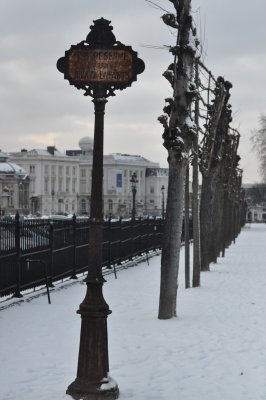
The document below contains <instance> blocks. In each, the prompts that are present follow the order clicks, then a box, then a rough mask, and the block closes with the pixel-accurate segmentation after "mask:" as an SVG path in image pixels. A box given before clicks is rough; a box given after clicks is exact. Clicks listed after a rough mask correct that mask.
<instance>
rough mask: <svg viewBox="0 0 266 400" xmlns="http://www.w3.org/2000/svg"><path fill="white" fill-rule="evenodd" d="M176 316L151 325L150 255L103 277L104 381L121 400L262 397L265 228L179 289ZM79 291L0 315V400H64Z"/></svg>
mask: <svg viewBox="0 0 266 400" xmlns="http://www.w3.org/2000/svg"><path fill="white" fill-rule="evenodd" d="M182 260H183V254H182V259H181V270H180V279H179V280H180V285H179V290H178V317H177V318H175V319H172V320H168V321H160V320H158V319H157V310H158V297H159V278H160V257H159V256H157V257H154V258H153V259H151V260H150V265H149V266H148V265H147V264H146V263H142V264H139V265H138V266H136V267H134V268H129V269H127V270H123V271H119V272H118V279H117V280H115V279H114V276H113V275H108V276H107V278H106V279H107V283H106V284H105V285H104V295H105V299H106V301H107V302H108V304H109V305H110V308H111V309H112V310H113V313H112V314H111V315H110V317H109V318H108V330H109V358H110V375H111V376H112V377H113V378H114V379H115V380H116V381H117V382H118V386H119V389H120V399H121V400H129V399H130V400H131V399H133V400H172V399H182V400H265V399H266V261H265V260H266V225H265V224H261V225H259V224H254V225H246V227H245V228H244V229H243V230H242V232H241V234H240V236H239V237H238V238H237V241H236V244H235V245H232V246H231V247H230V249H229V250H228V251H227V252H226V257H225V258H224V259H222V258H219V260H218V263H217V264H216V265H212V267H211V272H205V273H202V277H201V287H200V288H197V289H184V272H183V261H182ZM84 294H85V285H84V284H82V282H81V281H80V282H75V283H74V284H69V285H67V286H63V287H61V288H59V287H57V289H56V290H54V291H52V292H51V300H52V304H51V305H48V302H47V298H46V296H45V295H42V296H39V297H37V298H33V299H30V298H29V297H28V298H26V297H25V299H24V302H22V303H17V304H16V305H14V306H12V307H9V308H6V309H2V310H1V311H0V346H1V350H0V382H1V384H0V399H1V400H37V399H38V400H48V399H49V400H50V399H53V400H70V399H71V398H70V397H69V396H67V395H65V390H66V388H67V386H68V385H69V384H70V383H71V382H72V381H73V380H74V378H75V377H76V365H77V356H78V346H79V331H80V317H79V316H78V315H77V314H76V313H75V311H76V309H77V307H78V305H79V303H80V302H81V301H82V299H83V297H84Z"/></svg>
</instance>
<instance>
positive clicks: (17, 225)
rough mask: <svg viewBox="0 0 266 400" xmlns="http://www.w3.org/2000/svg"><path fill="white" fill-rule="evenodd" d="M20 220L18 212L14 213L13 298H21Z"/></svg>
mask: <svg viewBox="0 0 266 400" xmlns="http://www.w3.org/2000/svg"><path fill="white" fill-rule="evenodd" d="M20 228H21V226H20V220H19V213H18V211H17V212H16V215H15V249H16V255H17V261H16V263H17V287H16V291H15V293H14V295H13V297H23V296H22V294H21V293H20V286H21V264H20V254H21V249H20Z"/></svg>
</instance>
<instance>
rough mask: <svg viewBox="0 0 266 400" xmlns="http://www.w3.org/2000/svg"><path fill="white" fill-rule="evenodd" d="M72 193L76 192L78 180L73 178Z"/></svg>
mask: <svg viewBox="0 0 266 400" xmlns="http://www.w3.org/2000/svg"><path fill="white" fill-rule="evenodd" d="M72 193H76V180H75V179H73V181H72Z"/></svg>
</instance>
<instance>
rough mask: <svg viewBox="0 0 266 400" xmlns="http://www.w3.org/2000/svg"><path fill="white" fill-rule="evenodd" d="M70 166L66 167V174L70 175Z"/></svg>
mask: <svg viewBox="0 0 266 400" xmlns="http://www.w3.org/2000/svg"><path fill="white" fill-rule="evenodd" d="M69 172H70V171H69V166H67V167H66V176H69Z"/></svg>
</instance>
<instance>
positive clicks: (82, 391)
mask: <svg viewBox="0 0 266 400" xmlns="http://www.w3.org/2000/svg"><path fill="white" fill-rule="evenodd" d="M66 394H68V395H70V396H71V397H72V398H73V399H74V400H115V399H117V398H118V397H119V389H118V386H117V383H116V381H115V380H114V379H112V378H111V377H110V376H108V377H107V378H104V379H103V380H102V381H101V382H88V381H87V380H83V379H80V378H77V379H76V380H75V381H74V382H73V383H71V385H69V387H68V389H67V391H66Z"/></svg>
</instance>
